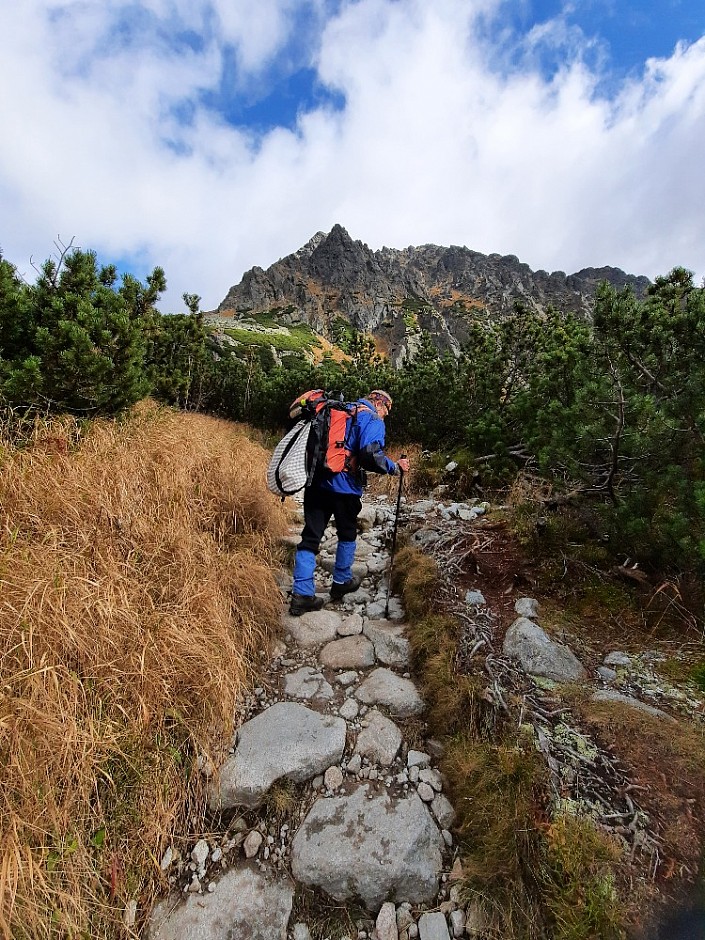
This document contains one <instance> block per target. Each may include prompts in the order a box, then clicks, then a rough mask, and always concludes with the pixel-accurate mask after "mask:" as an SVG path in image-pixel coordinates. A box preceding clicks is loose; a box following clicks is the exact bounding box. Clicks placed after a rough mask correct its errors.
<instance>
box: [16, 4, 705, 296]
mask: <svg viewBox="0 0 705 940" xmlns="http://www.w3.org/2000/svg"><path fill="white" fill-rule="evenodd" d="M15 7H16V8H14V9H13V10H12V11H11V12H6V13H5V16H4V23H3V31H2V34H0V81H1V82H2V85H3V88H4V89H6V90H7V89H9V90H10V92H11V93H10V94H7V93H6V94H5V95H3V96H2V99H1V100H0V126H1V127H2V128H3V138H2V143H0V217H1V218H2V219H3V221H4V226H3V227H2V230H0V245H2V247H3V250H4V252H5V255H6V256H7V257H9V258H10V259H11V260H13V261H15V262H16V263H18V265H19V266H20V267H21V268H22V267H26V261H27V259H28V258H29V255H30V254H33V255H34V256H35V257H37V256H39V257H42V256H43V255H46V254H49V252H50V251H51V246H52V241H53V239H54V238H55V237H56V234H57V233H60V234H61V235H62V237H63V238H64V239H68V238H70V237H71V236H72V235H76V237H77V241H78V242H79V243H80V244H81V245H83V246H85V247H89V246H90V247H94V248H96V249H97V250H98V252H99V255H101V256H103V255H110V256H112V257H127V256H139V257H140V258H141V260H142V261H143V263H144V266H145V267H148V266H151V265H153V264H162V265H163V266H164V267H165V269H166V272H167V278H168V280H169V283H170V285H171V288H170V290H169V294H168V297H167V299H166V301H165V304H164V306H165V308H166V309H173V308H176V307H178V306H179V299H178V298H180V295H181V292H182V291H184V290H189V291H196V292H198V293H200V294H202V296H203V298H204V306H205V307H206V308H209V307H213V306H215V305H216V304H217V303H218V302H219V301H220V300H221V299H222V297H223V296H224V295H225V292H226V290H227V288H228V287H229V286H230V284H232V283H234V282H236V281H237V280H239V278H240V276H241V275H242V273H243V271H244V270H245V269H246V268H247V267H250V266H251V265H253V264H260V265H262V266H265V267H266V266H267V265H268V264H269V263H271V262H272V261H274V260H276V259H277V258H278V257H280V256H281V255H284V254H286V253H288V252H289V251H293V250H295V249H296V248H297V247H299V246H300V245H301V244H303V242H304V241H306V240H307V239H308V238H309V237H310V236H311V235H312V234H313V233H314V232H315V231H317V230H319V229H329V228H330V227H331V226H332V224H333V223H334V222H341V223H342V224H343V225H345V226H346V227H347V228H348V229H349V231H350V232H351V234H352V235H353V237H356V238H361V239H363V240H364V241H367V242H368V243H369V244H370V245H371V246H372V247H379V246H381V245H382V244H387V245H390V246H394V247H404V246H405V245H408V244H420V243H424V242H430V241H434V242H436V243H438V244H451V243H452V244H466V245H468V247H471V248H474V249H476V250H479V251H484V252H491V251H499V252H501V253H512V254H516V255H518V256H519V257H520V258H521V259H522V260H524V261H526V262H528V263H529V264H530V265H531V266H532V267H534V268H539V267H541V268H548V269H553V268H560V269H563V270H567V271H571V270H577V269H578V268H580V267H583V266H587V265H602V264H616V265H619V266H621V267H623V268H625V269H627V270H630V271H633V272H634V273H646V274H649V275H652V276H653V275H655V274H658V273H663V272H665V271H667V270H668V269H669V268H670V267H672V266H673V265H675V264H685V265H686V266H689V267H691V268H693V269H695V271H696V273H697V274H698V276H702V275H703V274H705V257H704V252H705V217H703V214H702V211H701V206H702V205H703V204H704V202H705V183H704V182H703V176H702V173H701V171H700V166H699V163H700V154H701V153H702V152H703V149H705V120H704V118H705V39H703V40H701V41H700V42H698V43H696V44H694V45H692V46H690V47H685V46H682V47H679V48H677V49H676V50H675V51H674V53H673V55H672V56H671V57H670V58H669V59H665V60H654V61H651V62H649V64H648V67H647V69H646V71H645V74H644V76H643V78H642V79H641V80H640V81H637V80H635V79H631V80H630V82H629V84H627V85H625V86H624V87H623V88H622V89H621V91H620V92H619V94H618V95H617V97H615V98H614V99H612V100H605V99H604V98H601V97H600V96H599V94H598V89H599V88H600V87H601V85H600V83H601V80H602V78H603V76H602V75H601V74H599V73H598V72H597V71H596V68H597V67H596V66H593V67H590V66H589V65H588V64H586V63H587V62H588V61H589V60H588V58H586V56H585V55H584V53H586V51H590V50H589V49H588V47H587V40H586V41H585V45H582V44H581V38H580V35H579V34H578V33H576V32H575V31H574V30H573V31H570V32H569V33H566V32H565V28H564V23H563V21H561V20H559V21H557V22H549V23H547V24H545V26H544V27H542V29H541V30H535V31H534V32H533V33H531V34H530V35H529V36H527V37H524V38H523V39H522V38H521V37H519V40H517V37H516V36H515V37H513V38H512V39H511V40H510V38H509V37H508V36H507V35H506V34H503V33H502V31H501V30H497V32H496V35H498V36H503V39H502V43H503V44H502V46H501V47H500V48H497V47H496V46H494V45H493V42H496V40H490V39H487V38H484V39H483V38H480V34H479V32H478V30H477V25H476V24H477V20H476V17H477V16H478V14H479V13H482V14H484V15H485V16H491V15H492V13H493V12H494V11H495V10H496V9H497V3H495V0H482V2H479V0H476V2H470V0H436V2H435V3H434V4H433V5H431V4H428V3H426V2H424V0H356V2H348V3H346V4H344V5H343V6H342V8H341V10H340V12H339V14H338V15H336V16H334V17H329V20H328V22H327V25H326V28H325V29H324V30H323V31H322V32H319V30H320V28H321V26H322V25H323V21H322V16H323V12H324V10H325V4H324V2H323V0H317V2H316V3H312V2H306V0H258V2H255V0H238V2H236V3H233V2H232V0H211V2H208V0H202V2H201V3H197V2H188V3H187V2H186V0H142V2H141V4H140V7H141V10H142V13H143V14H144V16H143V18H142V19H141V20H139V22H138V21H137V14H138V13H139V8H138V7H137V6H136V5H135V4H129V5H128V4H127V2H126V0H110V2H105V0H102V2H100V3H98V2H97V0H81V2H79V0H74V2H72V3H68V2H63V3H61V4H59V3H57V2H53V3H52V2H50V0H23V3H22V4H21V5H20V4H17V5H15ZM59 9H61V10H62V11H63V14H62V15H61V16H59V17H58V18H57V15H56V11H57V10H59ZM50 11H54V17H53V21H50V20H49V18H48V13H49V12H50ZM127 16H129V17H130V19H129V20H126V19H125V17H127ZM145 17H146V18H145ZM301 17H303V18H304V21H305V22H306V23H307V24H308V32H307V34H306V35H305V36H302V35H300V34H299V33H296V32H293V31H294V30H296V29H300V23H301ZM118 22H120V23H122V26H123V28H122V29H121V30H120V31H117V30H116V23H118ZM297 23H298V24H299V25H298V26H297V25H296V24H297ZM149 24H151V25H149ZM174 24H176V25H174ZM130 25H132V26H133V27H134V28H133V29H130V28H129V27H130ZM170 30H171V32H170ZM184 30H192V31H195V32H198V33H199V34H200V35H201V36H202V38H203V41H202V43H201V45H199V46H198V47H195V48H194V44H191V45H189V44H188V43H186V44H185V43H184V42H183V41H179V42H177V41H176V39H175V33H176V32H180V33H183V31H184ZM482 35H485V34H484V33H483V34H482ZM292 40H296V45H297V48H298V49H299V51H300V56H301V59H302V61H304V62H306V61H310V60H309V59H308V58H307V57H308V56H309V55H312V56H313V59H312V62H313V64H314V66H315V67H316V68H317V69H318V74H319V76H320V80H321V81H322V82H323V83H324V84H326V85H328V86H329V87H330V88H331V89H335V90H336V91H337V92H339V93H341V94H342V95H343V96H344V100H345V107H344V109H343V110H342V111H336V110H334V109H332V108H330V107H328V108H326V107H321V108H319V109H318V110H315V111H309V112H308V113H302V114H301V115H300V118H299V121H298V125H297V127H296V128H295V129H294V130H290V129H285V128H279V129H275V130H273V131H270V132H268V133H267V134H265V135H264V136H263V137H260V138H255V137H254V135H253V133H252V132H251V131H250V130H248V129H247V128H243V127H240V128H235V127H233V126H232V125H229V124H228V123H227V122H226V121H225V120H224V118H223V117H221V116H220V115H218V114H216V113H215V112H213V111H212V110H207V109H206V108H205V107H204V106H203V104H202V100H203V99H202V95H203V93H204V92H207V91H216V90H220V88H221V82H222V79H223V65H224V60H225V56H226V54H227V50H228V48H230V47H235V49H236V58H237V62H238V66H239V72H238V74H237V76H236V77H235V79H234V84H235V85H236V86H237V85H238V84H239V83H245V82H249V83H252V82H260V83H262V82H264V81H265V79H264V78H263V76H264V75H265V74H266V73H267V70H268V69H269V70H270V71H271V69H272V68H273V67H276V65H277V62H278V59H277V57H278V56H280V55H282V54H284V53H285V54H286V55H287V57H288V59H287V63H283V64H282V65H281V67H282V68H290V67H291V66H290V64H288V60H289V59H290V57H291V51H290V50H291V47H292ZM512 43H513V44H514V45H513V46H512ZM542 44H548V45H549V46H550V48H551V49H552V50H553V51H555V49H556V48H560V49H562V50H563V56H564V65H563V67H562V68H561V69H560V70H559V71H558V72H557V73H556V74H555V75H553V77H551V78H550V79H549V78H546V77H545V76H544V75H542V73H541V71H540V70H539V68H538V66H537V65H536V64H535V63H537V62H538V61H540V56H541V51H542V48H543V46H542ZM286 50H289V51H286ZM304 50H305V52H304ZM285 51H286V52H285ZM593 59H594V56H593ZM508 62H513V63H514V64H513V66H512V67H510V66H509V65H508V64H507V63H508ZM258 76H259V77H258ZM260 90H261V91H264V90H265V89H264V88H261V89H260ZM184 115H189V116H190V117H189V119H188V120H187V119H185V117H184Z"/></svg>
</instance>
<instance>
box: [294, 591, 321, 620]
mask: <svg viewBox="0 0 705 940" xmlns="http://www.w3.org/2000/svg"><path fill="white" fill-rule="evenodd" d="M321 607H323V598H322V597H316V595H315V594H314V595H313V596H311V595H310V594H292V595H291V603H290V604H289V613H290V614H291V616H292V617H300V616H301V614H307V613H308V612H309V611H311V610H320V609H321Z"/></svg>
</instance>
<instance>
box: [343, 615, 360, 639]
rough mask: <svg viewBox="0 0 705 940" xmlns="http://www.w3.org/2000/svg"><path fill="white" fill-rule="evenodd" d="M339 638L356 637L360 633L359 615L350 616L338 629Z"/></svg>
mask: <svg viewBox="0 0 705 940" xmlns="http://www.w3.org/2000/svg"><path fill="white" fill-rule="evenodd" d="M338 633H339V634H340V636H357V635H358V634H359V633H362V617H361V616H360V615H359V614H350V616H349V617H346V618H345V619H344V620H343V621H342V623H341V624H340V626H339V627H338Z"/></svg>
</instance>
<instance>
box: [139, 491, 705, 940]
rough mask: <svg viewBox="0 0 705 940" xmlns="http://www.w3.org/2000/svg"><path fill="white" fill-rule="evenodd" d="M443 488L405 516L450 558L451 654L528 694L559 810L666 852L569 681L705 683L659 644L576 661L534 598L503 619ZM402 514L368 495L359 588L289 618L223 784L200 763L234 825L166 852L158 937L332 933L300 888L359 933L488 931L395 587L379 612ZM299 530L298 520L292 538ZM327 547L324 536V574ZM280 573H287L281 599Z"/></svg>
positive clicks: (663, 690)
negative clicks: (471, 566)
mask: <svg viewBox="0 0 705 940" xmlns="http://www.w3.org/2000/svg"><path fill="white" fill-rule="evenodd" d="M441 495H442V494H438V495H436V496H435V497H434V498H431V499H427V500H418V501H416V502H413V503H411V502H409V503H406V505H405V522H406V523H407V524H408V526H409V528H410V529H411V530H412V532H413V535H412V541H413V542H414V543H415V544H417V545H418V546H419V547H421V548H422V549H423V550H424V551H425V552H427V553H429V554H432V555H433V556H434V557H435V558H436V559H437V561H438V562H439V566H440V567H441V570H442V571H443V573H444V576H443V585H442V593H443V594H444V600H445V603H446V604H447V605H448V608H449V609H452V610H453V612H454V614H455V615H456V616H457V617H458V618H459V619H460V620H461V621H462V623H463V625H464V628H463V635H462V637H461V641H460V645H459V650H458V668H459V669H460V670H461V671H462V670H467V669H470V668H472V667H473V665H477V666H479V668H480V670H481V671H482V672H483V673H484V674H485V675H486V677H487V689H486V693H485V695H486V700H487V701H488V702H489V703H492V704H493V705H494V707H496V708H497V709H507V707H508V706H507V704H506V703H507V701H509V698H510V696H512V697H513V698H514V700H518V699H520V700H521V703H522V704H521V715H520V720H521V722H522V726H523V727H525V728H526V729H527V733H530V734H531V735H532V736H533V738H534V740H535V744H536V747H537V749H538V750H539V751H540V752H541V753H542V754H543V756H544V758H545V761H546V764H547V766H548V768H549V771H550V774H551V779H552V785H553V791H554V800H555V808H563V809H565V810H568V811H571V812H588V813H589V814H591V815H592V816H593V817H594V818H596V819H597V820H599V822H600V825H601V826H603V827H604V828H606V829H609V830H611V831H612V832H613V833H614V835H615V836H616V837H617V838H619V839H621V840H622V841H623V842H624V843H625V845H627V846H628V847H629V850H630V851H631V852H632V853H633V854H639V855H642V856H644V857H647V858H648V859H650V860H653V864H654V865H657V864H658V859H659V840H658V835H657V834H656V833H654V831H653V830H652V828H651V826H650V822H649V819H648V816H647V814H646V813H644V812H643V809H642V807H641V806H640V805H639V798H638V793H636V792H635V791H634V790H633V788H632V787H631V782H630V780H629V777H628V774H627V773H626V771H625V769H624V767H622V766H621V765H620V764H619V761H617V760H616V759H615V758H614V756H613V755H612V754H610V753H605V752H604V751H601V750H600V748H599V747H598V746H597V744H596V743H595V741H594V740H592V739H591V737H590V735H589V733H587V732H586V731H585V729H583V728H581V727H580V725H579V723H578V722H577V721H576V720H575V719H574V718H573V717H572V716H571V714H570V709H568V708H566V707H565V704H564V703H563V701H562V699H561V693H560V688H561V684H562V683H564V682H575V681H576V680H578V681H580V682H582V683H586V684H589V687H591V689H592V694H593V696H594V697H596V698H598V699H599V698H600V697H602V698H603V699H604V698H608V699H611V700H615V699H616V700H618V701H619V702H620V703H621V704H622V705H626V706H627V707H629V708H633V709H635V710H647V711H648V712H649V714H651V715H653V716H656V717H657V718H659V719H661V720H663V721H670V720H674V719H673V718H672V717H671V713H675V714H677V713H678V711H679V710H683V711H684V713H688V712H689V713H692V712H693V711H694V710H698V709H700V710H702V708H703V704H704V703H703V701H702V698H703V697H702V696H700V697H698V696H697V695H696V694H695V693H694V692H692V691H691V690H688V691H686V692H683V691H680V692H679V691H678V690H675V689H673V688H669V687H668V685H667V684H664V683H663V682H658V681H657V680H656V677H655V675H654V673H653V671H651V670H650V668H649V665H650V663H651V662H652V659H650V657H649V655H648V654H645V655H644V656H643V657H642V658H641V659H640V658H639V657H636V656H634V655H633V654H632V655H628V654H626V653H624V652H622V651H619V650H610V651H609V652H608V653H607V654H606V655H603V656H601V657H600V659H599V662H597V663H593V662H590V663H588V662H587V659H590V657H589V656H588V655H587V651H586V650H583V651H581V649H580V647H579V643H577V640H576V638H573V640H574V642H573V643H571V646H573V647H574V648H577V652H578V654H579V655H576V654H575V653H574V652H573V650H572V649H571V648H569V647H568V645H567V642H566V641H567V640H568V641H569V639H570V638H566V637H560V638H558V637H555V636H553V635H551V633H550V632H547V631H546V630H545V629H544V628H543V627H542V626H541V618H540V607H539V605H538V603H537V601H536V600H534V599H532V598H528V597H516V598H515V599H511V609H512V612H513V614H512V617H513V619H512V622H511V624H510V625H509V627H508V629H506V630H503V629H502V626H501V623H502V616H501V615H500V611H499V610H498V608H497V606H496V603H494V602H491V601H488V600H486V598H485V596H484V595H483V592H482V590H480V588H479V586H478V585H470V586H467V585H465V584H464V579H463V578H461V577H460V574H461V570H462V560H463V558H465V557H467V555H468V549H467V546H468V544H470V545H475V548H476V549H477V548H478V546H480V545H481V544H483V542H482V540H483V539H484V540H485V543H486V542H487V541H488V538H491V536H489V537H488V535H487V530H483V528H482V524H483V520H484V518H485V516H486V513H487V512H488V511H489V510H490V507H489V506H488V504H486V503H478V501H476V500H471V501H469V502H467V503H455V502H448V501H447V500H445V501H444V500H443V499H442V498H441ZM392 512H393V508H392V506H391V505H390V503H389V501H388V500H387V499H386V498H385V497H378V498H377V499H376V500H374V501H372V502H371V503H370V504H368V505H366V506H365V507H364V509H363V513H362V514H361V517H360V525H361V528H362V530H363V531H362V532H361V534H360V539H359V542H358V545H359V551H358V556H357V560H356V565H355V573H356V574H359V575H360V576H361V577H362V578H363V583H362V586H361V588H360V589H359V590H358V591H357V592H356V593H355V594H351V595H348V596H347V597H346V598H344V602H342V603H340V604H338V605H328V606H327V607H326V608H325V609H324V610H322V611H319V612H314V613H309V614H306V615H304V616H303V617H300V618H291V617H289V616H288V615H287V614H284V615H283V618H282V624H283V628H284V639H283V640H282V641H280V642H279V643H278V645H277V646H276V648H275V649H274V650H273V654H274V655H273V658H272V660H271V662H269V664H268V665H267V667H266V670H265V673H264V676H263V679H262V684H261V686H260V687H258V688H256V689H255V690H254V692H253V694H252V695H251V696H249V697H248V698H247V699H246V700H244V701H243V702H242V703H241V709H240V712H239V714H238V715H237V716H236V727H237V728H238V730H237V733H236V736H235V738H234V740H233V745H232V748H231V753H230V755H229V757H228V759H227V760H226V762H225V764H224V765H223V767H222V768H221V770H220V773H219V775H218V777H217V781H216V778H215V777H214V776H213V772H212V768H210V767H208V766H207V764H204V766H203V772H204V773H205V774H207V775H208V776H209V777H210V779H211V780H212V783H211V788H210V802H211V808H212V810H214V811H219V812H220V813H222V819H223V820H224V822H225V827H224V829H223V831H222V832H220V833H215V834H210V835H209V836H208V837H204V838H202V839H200V840H199V841H198V842H197V843H196V844H195V845H194V846H193V848H192V849H191V851H190V853H189V854H188V856H187V857H182V858H179V857H178V854H177V853H176V852H175V850H173V849H171V848H170V849H169V850H168V851H167V853H166V854H165V856H164V858H163V859H162V862H161V864H162V869H163V871H164V872H165V875H166V876H167V878H168V880H169V882H170V884H171V885H172V888H173V893H172V895H171V896H170V897H169V898H167V899H165V900H164V901H162V902H161V903H160V904H158V905H157V906H156V908H155V909H154V911H153V913H152V917H151V921H150V928H149V937H150V940H216V938H222V937H226V936H229V937H237V938H241V940H286V938H293V940H310V938H311V937H312V936H313V937H314V938H315V940H323V938H324V937H325V936H328V934H327V933H324V932H321V930H322V928H321V926H320V923H319V922H318V921H317V920H316V918H315V917H314V918H313V919H311V918H310V917H309V916H308V914H307V912H306V908H305V906H302V905H301V904H300V903H299V901H298V900H297V899H300V898H301V896H302V893H304V894H305V892H307V891H314V892H315V897H317V898H318V899H319V900H318V904H319V906H320V909H321V910H323V911H326V910H334V909H338V910H339V911H340V910H343V911H345V912H347V913H346V914H345V915H344V916H345V917H347V924H348V925H349V926H348V930H349V934H348V935H349V936H350V938H351V940H355V938H358V940H365V938H369V940H414V938H417V937H419V938H420V940H449V938H450V937H451V936H452V937H463V936H468V937H476V938H481V937H483V936H485V935H486V932H485V927H486V921H485V919H484V916H483V912H482V909H481V907H480V905H479V904H478V903H477V902H473V901H468V900H467V895H466V894H461V892H460V889H459V885H458V883H459V881H460V880H461V879H462V867H461V865H460V861H459V858H458V857H457V855H456V847H455V844H454V838H453V835H452V829H453V820H454V816H455V813H454V808H453V806H452V805H451V803H450V801H449V799H448V797H447V795H446V793H445V789H446V787H445V781H444V779H443V776H442V775H441V774H440V773H439V771H438V768H437V762H438V759H439V757H440V755H441V754H442V745H441V744H440V743H439V742H438V741H435V740H433V739H430V740H429V739H428V737H427V735H426V733H425V732H424V730H423V725H422V724H419V722H422V721H423V710H424V703H423V701H422V699H421V697H420V695H419V692H418V690H417V689H416V686H415V684H414V682H413V679H412V677H411V675H410V673H409V654H410V650H409V644H408V640H407V639H406V636H405V625H404V611H403V609H402V606H401V603H400V602H399V599H398V598H396V597H393V596H392V597H391V598H390V603H389V617H388V618H387V617H385V616H384V615H385V600H386V595H387V590H386V582H385V579H384V575H385V571H386V567H387V564H388V557H387V553H386V550H385V545H386V540H387V534H388V529H389V526H390V521H391V518H392ZM298 533H299V528H298V526H295V527H294V529H293V530H292V534H291V539H290V541H291V544H292V545H295V544H296V543H297V542H298V538H299V534H298ZM334 550H335V538H334V536H333V533H332V532H330V531H329V532H328V533H327V534H326V539H325V541H324V543H323V545H322V552H321V562H322V565H321V567H322V569H323V570H324V571H327V572H330V571H331V570H332V567H333V560H334ZM323 577H324V578H325V575H324V576H323ZM288 586H289V578H288V576H287V575H283V576H282V593H283V595H285V592H286V589H287V588H288ZM507 603H510V601H509V600H508V601H507ZM576 644H577V647H576ZM583 660H585V661H583ZM644 699H646V701H644ZM420 729H421V730H420ZM410 735H412V737H410ZM277 800H280V801H283V802H284V803H286V804H287V805H288V814H287V815H286V821H285V822H284V821H282V820H283V818H284V817H283V816H282V815H281V814H279V815H278V814H277V813H276V812H275V811H273V806H276V805H277ZM360 905H361V907H360ZM129 913H130V912H126V916H128V915H129ZM132 914H134V912H132Z"/></svg>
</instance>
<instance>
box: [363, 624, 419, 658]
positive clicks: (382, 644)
mask: <svg viewBox="0 0 705 940" xmlns="http://www.w3.org/2000/svg"><path fill="white" fill-rule="evenodd" d="M404 629H405V628H404V626H403V625H402V624H399V623H391V622H390V621H389V620H368V622H367V623H366V624H365V626H364V627H363V633H364V634H365V636H366V637H368V638H369V639H370V640H371V641H372V644H373V646H374V648H375V656H376V657H377V659H378V660H379V661H380V662H381V663H384V665H385V666H400V667H404V668H405V667H406V666H408V665H409V655H410V652H411V647H410V645H409V641H408V640H407V639H406V637H405V636H404Z"/></svg>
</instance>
